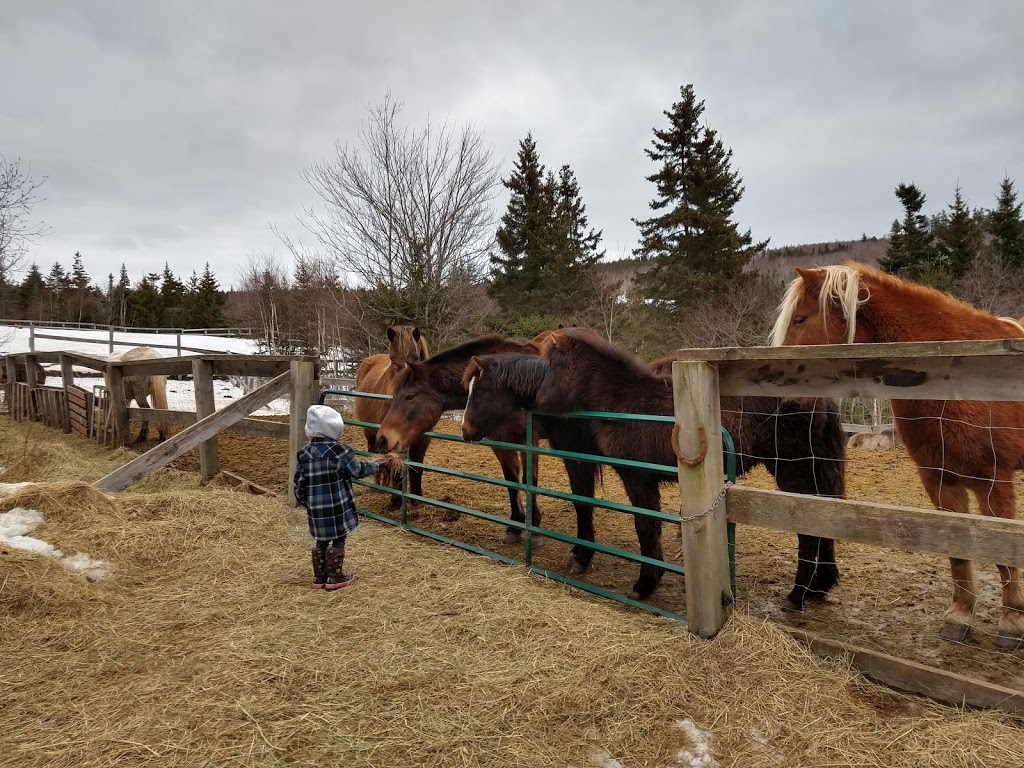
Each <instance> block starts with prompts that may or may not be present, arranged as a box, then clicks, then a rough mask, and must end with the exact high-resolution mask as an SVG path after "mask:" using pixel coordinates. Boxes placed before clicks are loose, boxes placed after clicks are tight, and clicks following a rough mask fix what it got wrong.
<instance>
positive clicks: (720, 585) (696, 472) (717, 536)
mask: <svg viewBox="0 0 1024 768" xmlns="http://www.w3.org/2000/svg"><path fill="white" fill-rule="evenodd" d="M672 388H673V392H674V400H675V417H676V429H675V431H674V433H673V439H674V440H675V441H676V444H675V445H674V446H673V448H674V449H675V451H676V455H677V456H679V462H678V465H679V485H680V493H681V495H682V506H681V509H680V513H679V514H680V516H681V517H682V518H683V523H682V536H683V564H684V566H685V568H686V576H685V578H686V621H687V624H688V625H689V628H690V631H691V632H692V633H694V634H695V635H699V636H700V637H703V638H705V639H707V638H711V637H714V636H715V635H716V634H717V633H718V631H719V630H720V629H721V628H722V626H723V625H724V624H725V621H726V619H727V618H728V615H729V610H730V606H731V605H732V602H733V595H732V590H731V588H730V583H729V541H728V535H727V520H726V514H725V483H724V481H723V476H722V475H723V462H722V409H721V404H720V403H719V397H718V371H717V369H716V368H714V367H712V366H710V365H709V364H708V363H706V362H702V361H679V360H677V361H676V362H675V363H673V364H672ZM687 518H691V519H689V520H687Z"/></svg>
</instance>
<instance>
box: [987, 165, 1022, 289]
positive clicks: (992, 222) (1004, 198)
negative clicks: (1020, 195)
mask: <svg viewBox="0 0 1024 768" xmlns="http://www.w3.org/2000/svg"><path fill="white" fill-rule="evenodd" d="M996 201H997V202H996V208H995V210H993V211H992V212H991V213H990V214H989V217H988V231H989V232H991V233H992V235H993V237H994V239H995V242H994V243H993V246H994V248H995V250H996V253H998V254H999V258H1000V260H1001V261H1002V262H1003V264H1005V265H1006V266H1008V267H1014V268H1018V269H1019V268H1024V219H1022V218H1021V209H1022V205H1024V204H1022V203H1018V202H1017V192H1016V190H1014V188H1013V181H1011V180H1010V177H1009V176H1007V177H1005V178H1004V179H1003V181H1002V183H1001V184H1000V185H999V196H998V197H997V198H996Z"/></svg>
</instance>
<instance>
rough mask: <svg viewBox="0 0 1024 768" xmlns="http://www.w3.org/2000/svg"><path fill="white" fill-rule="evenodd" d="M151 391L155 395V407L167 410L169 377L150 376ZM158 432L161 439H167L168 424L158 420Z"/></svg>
mask: <svg viewBox="0 0 1024 768" xmlns="http://www.w3.org/2000/svg"><path fill="white" fill-rule="evenodd" d="M149 393H150V394H151V395H152V396H153V407H154V408H157V409H160V410H167V377H166V376H150V377H149ZM156 428H157V434H159V435H160V439H161V440H166V439H167V424H165V423H164V422H157V425H156Z"/></svg>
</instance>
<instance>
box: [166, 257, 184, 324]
mask: <svg viewBox="0 0 1024 768" xmlns="http://www.w3.org/2000/svg"><path fill="white" fill-rule="evenodd" d="M184 296H185V286H184V284H182V282H181V280H179V279H178V278H176V277H175V276H174V273H173V272H171V267H170V265H169V264H168V263H167V262H166V261H165V262H164V271H163V274H162V275H161V276H160V325H161V326H162V327H164V328H176V327H180V326H181V325H182V324H183V323H184V321H183V320H182V319H181V303H182V299H183V298H184Z"/></svg>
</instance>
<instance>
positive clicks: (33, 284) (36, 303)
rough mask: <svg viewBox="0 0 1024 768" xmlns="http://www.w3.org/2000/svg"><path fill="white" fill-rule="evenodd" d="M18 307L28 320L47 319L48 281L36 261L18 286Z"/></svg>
mask: <svg viewBox="0 0 1024 768" xmlns="http://www.w3.org/2000/svg"><path fill="white" fill-rule="evenodd" d="M18 307H19V308H20V309H21V312H22V316H23V317H24V318H25V319H26V320H45V319H46V281H45V280H44V279H43V273H42V272H40V271H39V265H38V264H36V262H34V261H33V262H32V266H31V267H29V270H28V274H27V275H25V279H24V280H23V281H22V282H21V285H19V286H18Z"/></svg>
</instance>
